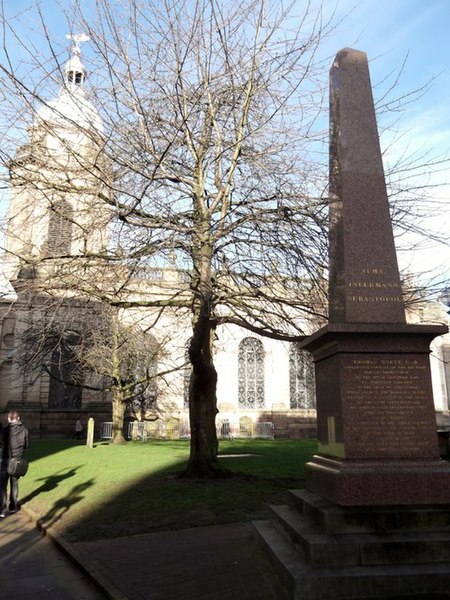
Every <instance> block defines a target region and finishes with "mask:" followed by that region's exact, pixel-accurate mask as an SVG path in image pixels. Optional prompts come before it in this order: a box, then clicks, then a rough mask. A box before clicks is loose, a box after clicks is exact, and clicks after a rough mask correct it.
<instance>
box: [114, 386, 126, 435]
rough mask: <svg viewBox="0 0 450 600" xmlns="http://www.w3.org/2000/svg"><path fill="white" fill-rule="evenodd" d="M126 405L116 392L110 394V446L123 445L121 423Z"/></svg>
mask: <svg viewBox="0 0 450 600" xmlns="http://www.w3.org/2000/svg"><path fill="white" fill-rule="evenodd" d="M125 407H126V404H125V402H124V401H123V400H122V395H121V394H120V392H119V391H118V390H113V392H112V438H111V444H125V442H126V440H125V438H124V435H123V421H124V416H125Z"/></svg>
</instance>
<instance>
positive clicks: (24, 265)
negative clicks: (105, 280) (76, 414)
mask: <svg viewBox="0 0 450 600" xmlns="http://www.w3.org/2000/svg"><path fill="white" fill-rule="evenodd" d="M68 37H69V36H68ZM70 38H71V39H72V40H73V42H74V44H73V47H72V50H71V53H70V57H69V60H68V61H67V63H66V64H65V66H64V69H63V70H62V71H61V81H60V89H59V93H58V95H57V97H56V98H54V99H53V100H51V101H49V102H45V103H43V104H42V105H41V107H40V108H39V110H37V111H36V113H35V115H34V118H33V121H32V124H31V126H30V127H29V130H28V134H29V137H28V142H27V143H25V144H23V145H22V146H20V147H19V148H18V149H17V151H16V154H15V156H14V158H13V159H12V161H11V162H10V165H9V169H10V187H9V194H10V202H9V211H8V215H7V231H6V238H5V244H4V245H5V253H4V256H3V261H2V262H3V276H4V279H6V281H5V282H4V283H2V285H3V286H6V282H8V286H9V288H8V289H9V290H10V292H12V291H13V290H12V288H14V292H15V294H14V300H12V297H11V295H9V296H5V295H3V297H2V296H1V295H0V409H2V408H6V407H13V408H19V409H20V410H21V412H25V413H27V419H28V421H27V422H28V425H29V426H30V427H31V429H34V430H39V429H41V428H43V429H48V430H49V429H51V427H53V426H54V424H56V423H61V422H63V421H64V419H66V420H67V419H69V420H70V419H72V418H73V415H72V412H73V411H80V410H82V409H85V408H86V407H87V406H90V404H91V402H92V399H91V397H90V392H89V391H88V392H86V394H84V393H83V391H82V389H81V387H80V386H78V384H77V383H76V380H75V379H74V376H73V373H72V371H73V369H74V366H73V364H74V363H73V348H74V346H73V344H74V343H76V339H75V338H76V332H74V331H72V330H71V329H70V327H69V325H67V332H66V333H65V334H64V335H65V336H66V337H67V340H65V339H64V340H63V342H61V343H60V344H59V346H58V348H56V349H54V350H52V351H50V355H49V356H50V359H49V361H50V362H49V363H48V365H47V371H42V372H39V373H31V372H28V371H27V370H26V369H24V368H23V366H22V367H20V366H19V359H20V358H21V357H23V356H24V355H25V354H26V353H27V348H32V349H33V348H34V346H33V345H32V343H33V342H30V341H29V338H28V337H27V336H28V332H29V330H30V327H31V326H32V325H33V324H36V323H38V328H39V327H40V328H41V329H39V331H41V330H43V329H45V327H47V322H48V321H50V322H52V319H55V318H56V319H59V320H60V321H61V322H62V323H69V322H72V321H76V320H77V319H78V320H82V319H83V318H84V315H85V314H87V312H88V311H91V310H92V308H91V305H90V304H89V301H88V300H86V298H85V297H84V298H83V297H81V296H80V295H79V294H78V292H77V289H76V288H74V287H73V285H72V283H73V282H72V279H73V281H76V279H77V277H78V279H79V278H80V272H86V271H83V269H89V268H91V267H92V269H95V263H96V260H97V258H96V257H98V256H99V255H103V254H104V251H105V249H106V245H107V243H108V230H109V225H110V210H109V204H108V201H109V198H110V189H111V182H112V177H111V168H110V163H109V162H108V161H107V159H106V154H105V136H104V132H103V123H102V120H101V118H100V115H99V113H98V111H97V110H96V108H95V107H94V105H93V104H92V103H91V102H90V101H89V99H88V95H87V91H86V88H85V82H86V78H87V70H86V68H85V66H84V64H83V62H82V60H81V49H80V44H81V42H84V41H87V40H88V38H87V36H84V35H75V36H70ZM10 292H9V293H10ZM47 309H48V310H49V311H50V312H48V313H46V310H47ZM51 311H53V317H49V314H50V313H51ZM65 311H66V312H65ZM83 311H84V312H83ZM70 319H72V321H70ZM36 335H37V334H36ZM72 338H74V339H75V342H74V341H73V339H72ZM42 339H44V338H40V340H41V341H42ZM38 342H39V340H38ZM34 343H36V342H34ZM39 343H40V342H39ZM39 343H38V345H39ZM71 411H72V412H71ZM52 423H53V425H52ZM58 426H59V425H58Z"/></svg>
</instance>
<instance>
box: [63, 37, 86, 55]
mask: <svg viewBox="0 0 450 600" xmlns="http://www.w3.org/2000/svg"><path fill="white" fill-rule="evenodd" d="M66 38H67V39H68V40H73V42H74V44H75V45H74V47H73V48H72V52H73V53H74V54H80V53H81V49H80V44H81V43H82V42H88V41H89V40H90V39H91V38H90V37H89V36H88V35H86V34H85V33H76V34H73V33H68V34H67V35H66Z"/></svg>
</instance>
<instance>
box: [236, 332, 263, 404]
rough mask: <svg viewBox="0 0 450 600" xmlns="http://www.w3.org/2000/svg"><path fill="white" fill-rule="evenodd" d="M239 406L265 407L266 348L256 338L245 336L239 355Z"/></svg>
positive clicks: (240, 345)
mask: <svg viewBox="0 0 450 600" xmlns="http://www.w3.org/2000/svg"><path fill="white" fill-rule="evenodd" d="M238 386H239V388H238V393H239V407H241V408H263V407H264V349H263V345H262V342H261V341H260V340H258V339H256V338H251V337H248V338H244V339H243V340H242V341H241V343H240V344H239V356H238Z"/></svg>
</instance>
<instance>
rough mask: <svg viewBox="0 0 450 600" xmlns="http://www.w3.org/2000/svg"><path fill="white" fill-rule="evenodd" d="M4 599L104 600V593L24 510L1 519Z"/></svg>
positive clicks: (0, 579) (0, 568)
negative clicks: (41, 530) (27, 516)
mask: <svg viewBox="0 0 450 600" xmlns="http://www.w3.org/2000/svg"><path fill="white" fill-rule="evenodd" d="M0 598H1V599H2V600H9V599H11V600H12V599H14V600H41V599H42V600H45V599H50V598H51V599H52V600H100V599H103V598H105V596H104V595H103V594H102V593H100V592H99V591H98V590H97V589H96V588H95V587H94V586H93V585H92V584H91V583H90V582H89V581H88V580H87V579H86V577H85V576H84V575H82V573H81V571H80V570H79V568H78V567H76V566H75V565H74V564H73V563H72V561H71V560H69V559H68V558H66V556H64V554H63V553H62V552H61V550H59V549H58V548H57V547H56V546H55V545H54V544H53V543H52V542H51V541H50V540H49V539H47V538H46V537H44V536H43V535H42V534H41V532H40V531H38V530H37V529H36V527H35V525H34V524H33V523H31V522H30V521H28V520H27V519H26V517H25V516H24V515H22V514H21V513H18V514H15V515H10V516H9V517H7V518H6V519H2V520H1V521H0Z"/></svg>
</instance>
